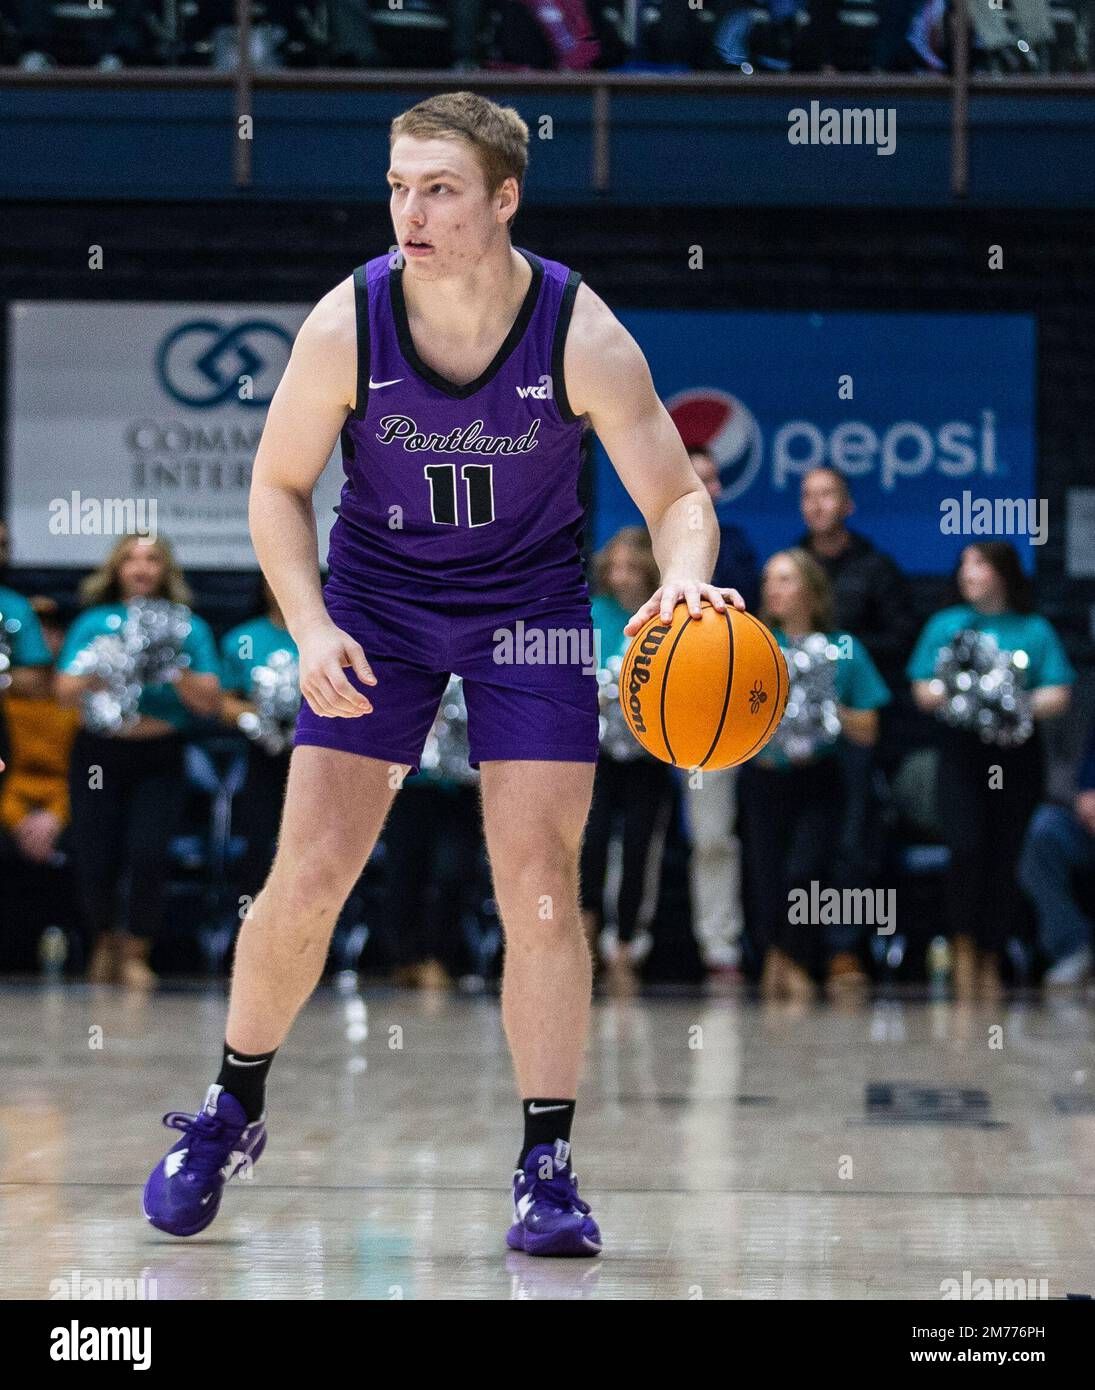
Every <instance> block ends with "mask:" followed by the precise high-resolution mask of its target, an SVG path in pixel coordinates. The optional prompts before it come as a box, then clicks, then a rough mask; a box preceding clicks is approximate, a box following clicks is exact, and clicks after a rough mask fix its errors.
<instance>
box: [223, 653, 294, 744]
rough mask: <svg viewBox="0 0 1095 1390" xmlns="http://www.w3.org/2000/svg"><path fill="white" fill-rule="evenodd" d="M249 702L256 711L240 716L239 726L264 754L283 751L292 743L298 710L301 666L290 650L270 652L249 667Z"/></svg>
mask: <svg viewBox="0 0 1095 1390" xmlns="http://www.w3.org/2000/svg"><path fill="white" fill-rule="evenodd" d="M251 702H252V704H254V706H255V710H254V712H252V711H250V710H248V711H246V712H245V713H243V714H241V715H240V717H239V720H238V723H239V727H240V729H242V731H243V732H244V733H245V734H246V735H247V737H248V738H249V739H252V740H253V741H254V742H255V743H257V744H258V745H259V747H260V748H263V749H264V750H265V751H266V752H267V753H271V754H277V753H284V752H285V750H286V749H287V748H289V747H291V746H292V743H293V730H294V728H295V726H296V719H297V712H298V710H299V709H300V665H299V663H298V661H297V658H296V656H295V655H294V653H293V652H291V651H285V650H282V649H279V650H278V651H274V652H271V653H270V655H269V656H268V657H267V658H266V661H265V662H264V663H262V664H261V665H256V666H253V667H252V668H251Z"/></svg>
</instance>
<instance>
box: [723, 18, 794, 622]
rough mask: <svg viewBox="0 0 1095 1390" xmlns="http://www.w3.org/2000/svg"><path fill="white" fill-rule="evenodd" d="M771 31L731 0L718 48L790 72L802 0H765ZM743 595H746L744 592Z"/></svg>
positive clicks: (735, 58) (734, 59)
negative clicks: (759, 34) (756, 31)
mask: <svg viewBox="0 0 1095 1390" xmlns="http://www.w3.org/2000/svg"><path fill="white" fill-rule="evenodd" d="M766 8H767V10H768V21H769V26H768V29H769V32H768V35H767V42H766V43H765V44H764V45H763V51H761V50H760V48H759V47H755V46H754V45H753V43H752V42H751V36H752V31H753V26H754V24H755V22H756V11H757V6H756V5H753V4H743V3H742V2H741V0H728V3H725V4H723V5H722V6H721V9H720V11H719V12H717V13H718V18H717V21H716V27H715V36H714V39H713V43H714V47H715V52H716V53H717V54H718V55H719V57H720V58H721V59H722V61H723V62H724V63H725V64H726V65H727V66H728V67H742V66H745V65H747V64H748V63H749V61H750V59H752V60H753V61H754V62H755V63H756V65H757V66H758V67H761V68H767V69H768V70H769V71H772V72H787V71H788V70H789V69H790V67H791V63H792V57H793V54H794V44H795V37H796V27H797V23H798V20H797V16H798V12H799V10H800V9H802V8H803V6H802V4H801V3H800V0H766ZM742 597H744V595H742Z"/></svg>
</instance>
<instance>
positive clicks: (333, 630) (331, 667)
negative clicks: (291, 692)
mask: <svg viewBox="0 0 1095 1390" xmlns="http://www.w3.org/2000/svg"><path fill="white" fill-rule="evenodd" d="M297 645H298V647H299V649H300V693H301V694H302V695H303V696H304V698H305V699H306V700H307V701H308V703H309V704H310V705H311V707H312V708H313V709H314V710H315V712H316V713H317V714H323V715H327V716H328V718H331V719H356V718H357V717H358V715H361V714H371V713H372V708H373V707H372V705H371V704H370V703H369V701H368V700H366V698H365V696H364V695H362V694H361V693H360V691H357V690H355V689H354V687H353V686H352V685H351V684H350V682H349V680H348V679H347V678H346V670H345V668H346V667H347V666H349V667H352V668H353V671H354V673H355V674H356V675H357V678H358V680H360V681H361V682H362V683H363V684H365V685H375V684H376V677H375V676H374V675H373V672H372V668H371V667H370V666H369V663H368V662H367V661H366V660H365V652H364V651H363V650H362V646H361V643H360V642H355V641H354V639H353V638H352V637H351V636H350V635H349V633H347V632H343V631H342V629H341V628H338V627H336V626H335V625H334V623H327V624H326V625H325V626H322V627H318V628H310V629H309V630H308V631H307V632H305V633H303V634H302V635H301V637H300V640H299V642H298V644H297Z"/></svg>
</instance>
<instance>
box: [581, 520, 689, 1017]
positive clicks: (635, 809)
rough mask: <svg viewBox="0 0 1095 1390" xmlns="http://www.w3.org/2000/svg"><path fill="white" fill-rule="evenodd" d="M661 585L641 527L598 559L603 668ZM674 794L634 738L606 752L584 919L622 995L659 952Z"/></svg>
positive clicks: (594, 808)
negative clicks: (656, 929)
mask: <svg viewBox="0 0 1095 1390" xmlns="http://www.w3.org/2000/svg"><path fill="white" fill-rule="evenodd" d="M659 582H660V581H659V574H658V564H657V561H656V560H655V558H654V553H653V551H652V549H651V546H650V537H649V535H648V534H647V532H646V531H645V530H644V529H643V528H642V527H640V526H628V527H625V528H624V529H623V530H621V531H618V532H617V533H616V535H615V536H613V538H612V540H610V541H609V542H608V544H607V545H606V546H605V547H604V548H603V549H602V550H601V551H600V552H599V553H598V555H597V557H596V561H595V588H596V590H597V591H598V592H596V593H595V595H594V597H593V600H592V605H591V606H592V610H593V627H594V630H595V631H596V633H597V634H598V637H597V640H598V642H599V644H600V658H599V661H600V664H601V665H602V666H603V665H604V663H605V662H606V661H607V660H608V659H609V658H610V657H612V656H622V654H623V653H624V652H625V651H626V650H627V647H628V646H629V645H630V641H631V639H630V638H628V637H625V636H624V627H625V625H626V624H627V621H628V619H629V618H630V617H631V614H632V613H634V612H635V611H636V609H638V608H641V607H642V605H643V604H644V603H645V602H646V600H647V598H648V597H649V596H650V594H651V593H652V592H653V591H654V590H655V589H656V588H657V587H658V584H659ZM674 790H675V788H674V784H673V771H672V768H670V766H669V765H668V764H667V763H663V762H660V761H659V760H658V759H657V758H654V757H652V756H651V755H650V754H649V753H647V752H646V751H645V749H643V748H642V747H640V745H639V744H638V743H637V742H636V741H635V740H634V739H633V738H631V737H628V738H627V739H626V740H621V742H620V744H619V746H617V745H616V744H615V743H613V745H612V746H611V747H608V746H605V745H604V744H602V748H601V754H600V757H599V758H598V760H597V772H596V776H595V778H594V782H593V801H592V804H591V806H590V811H589V819H588V821H587V823H586V831H585V838H584V840H583V842H582V860H581V880H582V916H583V919H584V921H585V926H586V932H587V935H588V936H589V939H590V941H591V943H593V944H594V945H595V948H596V949H595V959H596V958H597V955H598V954H599V957H600V961H601V963H602V964H603V965H604V966H605V967H606V968H607V974H608V984H609V988H610V990H611V991H612V992H613V993H615V994H630V993H633V992H634V991H635V989H636V988H637V986H638V976H637V973H636V972H637V968H638V966H639V965H640V964H641V963H642V962H643V960H645V958H646V956H647V955H648V954H649V952H650V948H651V946H652V945H653V937H652V935H651V932H650V925H651V923H652V922H653V919H654V912H655V909H656V907H657V897H658V886H659V881H660V877H661V864H662V853H663V850H664V847H665V837H666V832H667V830H668V828H669V818H670V816H671V814H672V810H673V795H674ZM617 822H619V825H620V840H621V853H622V865H621V869H620V875H619V881H618V884H617V886H616V889H615V892H614V893H613V895H612V896H613V898H614V901H612V902H610V901H609V900H608V897H607V896H606V889H607V883H606V878H607V875H608V851H609V846H610V844H611V842H612V837H613V833H614V830H615V826H616V824H617ZM613 919H615V920H614V923H613Z"/></svg>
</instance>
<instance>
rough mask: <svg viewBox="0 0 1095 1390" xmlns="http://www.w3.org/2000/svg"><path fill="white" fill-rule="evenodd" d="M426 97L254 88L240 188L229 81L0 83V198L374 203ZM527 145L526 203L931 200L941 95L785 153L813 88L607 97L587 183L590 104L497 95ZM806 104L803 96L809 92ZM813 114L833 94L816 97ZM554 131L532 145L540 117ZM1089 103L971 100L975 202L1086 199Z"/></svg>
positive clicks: (1089, 192) (935, 200)
mask: <svg viewBox="0 0 1095 1390" xmlns="http://www.w3.org/2000/svg"><path fill="white" fill-rule="evenodd" d="M423 95H424V92H423V89H409V88H408V89H404V90H398V89H396V90H392V91H389V92H376V91H364V92H350V91H329V92H325V91H265V90H258V91H256V93H255V95H254V111H255V138H254V142H253V145H252V152H253V183H252V187H251V188H250V189H249V190H246V191H244V192H242V193H239V192H237V190H236V189H235V188H234V185H233V181H232V179H233V173H232V161H233V154H234V146H235V133H234V95H233V92H232V91H231V90H230V89H228V88H194V89H187V90H182V89H180V90H172V89H165V90H143V89H117V90H110V89H106V88H37V87H35V88H31V87H14V86H12V87H7V88H5V87H3V85H2V82H0V197H5V198H77V199H84V198H96V199H104V198H105V199H109V198H139V199H147V198H155V199H165V198H169V199H199V198H201V199H211V198H231V197H236V196H238V197H242V198H245V199H247V198H278V199H286V198H303V199H327V200H341V199H373V198H378V197H383V196H384V189H383V180H382V174H383V170H384V167H385V165H384V160H385V158H386V153H387V145H386V136H387V128H388V123H389V121H390V120H391V118H392V117H393V116H394V115H395V114H397V113H398V112H399V111H401V110H405V109H406V108H407V107H408V106H410V105H413V104H414V102H415V101H416V100H420V99H421V98H422V96H423ZM491 95H492V96H493V97H494V98H495V99H496V100H499V101H502V102H508V103H511V104H512V105H514V106H516V107H517V109H518V110H519V111H520V112H521V114H522V115H523V116H524V117H525V119H526V120H527V121H528V123H529V127H530V129H531V131H532V135H533V148H532V162H531V169H530V174H529V182H528V187H527V192H528V195H529V196H530V197H531V198H532V199H534V200H535V201H537V202H539V203H541V204H554V205H567V206H575V205H581V204H604V203H606V202H607V203H608V204H610V205H620V206H624V205H629V204H630V205H634V204H641V205H645V206H681V205H695V206H723V207H725V206H765V205H767V206H780V205H799V206H803V205H805V206H834V205H837V206H864V205H871V206H879V207H903V206H924V207H933V206H934V207H943V206H947V205H949V204H951V203H952V202H953V199H952V195H951V192H950V158H951V135H950V106H949V103H948V101H947V99H946V98H945V97H943V96H941V95H932V96H927V95H925V96H919V95H916V94H911V93H907V92H897V93H888V94H885V95H883V94H880V93H878V92H868V91H859V92H857V93H855V94H854V95H846V96H845V97H844V98H843V104H845V105H848V106H859V107H867V106H870V107H879V106H884V107H890V106H892V107H893V108H894V109H895V110H896V112H897V149H896V152H895V153H894V154H893V155H891V156H881V155H879V154H878V153H877V152H876V151H875V150H874V149H873V148H868V147H851V148H845V147H839V146H818V145H807V146H792V145H791V144H789V142H788V139H787V130H788V112H789V111H790V110H791V109H792V108H793V107H797V106H805V107H808V106H809V102H810V99H811V94H806V93H794V92H780V93H773V92H771V91H768V92H764V93H760V92H757V93H754V94H752V95H747V96H738V95H733V94H725V93H721V92H718V91H711V92H706V93H704V94H703V95H697V96H692V95H689V94H682V93H680V92H675V93H671V94H663V95H654V94H650V93H639V94H634V93H627V94H623V93H619V92H614V93H613V95H612V98H611V112H612V136H611V142H610V186H609V188H608V190H607V191H606V192H604V193H598V192H597V191H596V190H595V189H594V188H593V186H592V180H591V136H590V131H591V119H590V118H591V109H592V96H591V95H590V94H588V93H585V92H577V93H572V94H563V93H559V92H556V91H528V90H522V91H519V92H517V93H515V94H508V93H505V92H502V91H494V92H492V93H491ZM813 95H815V96H816V94H813ZM817 99H818V100H820V101H821V103H822V105H823V106H825V105H836V106H839V105H841V104H842V101H841V99H840V98H837V97H827V96H821V97H817ZM542 115H550V116H551V117H552V119H553V122H554V131H553V137H552V138H551V139H550V140H546V139H540V138H538V132H539V128H540V120H539V118H540V117H541V116H542ZM1093 132H1095V97H1089V96H1046V97H1041V96H1039V97H1035V96H1019V95H1015V94H1013V95H1007V94H1004V95H1000V96H997V95H992V96H988V95H979V96H974V97H973V98H972V100H971V106H970V193H969V199H968V202H969V203H970V204H972V205H981V206H992V205H997V204H1003V205H1007V206H1010V207H1038V206H1044V207H1090V206H1092V205H1095V156H1093V153H1092V151H1093V148H1095V140H1093Z"/></svg>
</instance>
